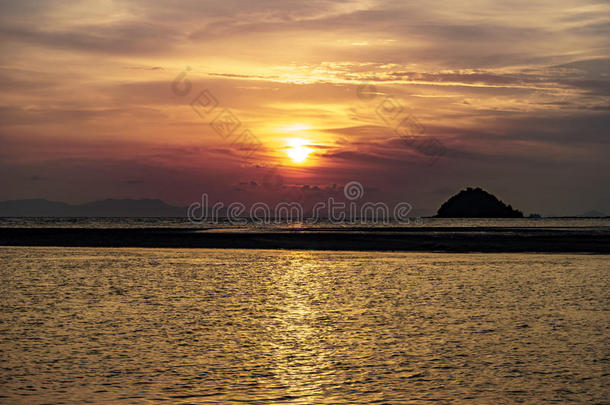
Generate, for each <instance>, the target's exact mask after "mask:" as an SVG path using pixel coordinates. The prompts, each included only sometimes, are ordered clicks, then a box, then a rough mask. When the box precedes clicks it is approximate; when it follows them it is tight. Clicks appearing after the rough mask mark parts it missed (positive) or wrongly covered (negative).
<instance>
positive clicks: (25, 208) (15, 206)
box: [0, 198, 186, 217]
mask: <svg viewBox="0 0 610 405" xmlns="http://www.w3.org/2000/svg"><path fill="white" fill-rule="evenodd" d="M185 216H186V208H184V207H175V206H172V205H169V204H166V203H165V202H163V201H161V200H156V199H148V198H146V199H139V200H132V199H122V200H115V199H107V200H102V201H94V202H90V203H86V204H80V205H72V204H66V203H62V202H56V201H49V200H45V199H31V200H13V201H0V217H185Z"/></svg>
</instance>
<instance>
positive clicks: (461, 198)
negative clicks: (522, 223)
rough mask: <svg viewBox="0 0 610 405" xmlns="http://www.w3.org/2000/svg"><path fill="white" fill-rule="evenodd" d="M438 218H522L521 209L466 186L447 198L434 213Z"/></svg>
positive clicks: (485, 192) (483, 191)
mask: <svg viewBox="0 0 610 405" xmlns="http://www.w3.org/2000/svg"><path fill="white" fill-rule="evenodd" d="M436 216H437V217H440V218H523V213H522V212H521V211H518V210H515V209H513V207H512V206H510V205H506V204H504V203H503V202H502V201H500V200H499V199H498V198H497V197H496V196H494V195H492V194H490V193H488V192H487V191H485V190H483V189H481V188H479V187H477V188H472V187H468V188H467V189H466V190H462V191H460V192H459V193H458V194H456V195H454V196H453V197H451V198H450V199H449V200H447V201H446V202H445V203H443V205H441V207H440V208H439V209H438V212H437V214H436Z"/></svg>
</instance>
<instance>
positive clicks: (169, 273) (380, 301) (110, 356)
mask: <svg viewBox="0 0 610 405" xmlns="http://www.w3.org/2000/svg"><path fill="white" fill-rule="evenodd" d="M609 269H610V256H588V255H542V254H526V255H523V254H432V253H430V254H426V253H373V252H368V253H366V252H363V253H351V252H340V253H337V252H296V251H256V250H251V251H246V250H175V249H86V248H72V249H60V248H0V275H1V284H0V291H1V295H0V296H1V297H2V300H1V306H2V311H1V315H0V321H1V323H0V359H1V363H2V365H1V369H0V381H1V384H0V395H1V396H2V397H1V398H0V402H3V403H24V404H39V403H85V402H93V403H102V402H108V403H164V402H165V403H178V404H179V403H257V404H266V403H294V404H312V403H322V404H325V403H337V404H344V403H376V402H378V403H428V402H431V401H440V402H449V401H454V402H458V403H460V402H462V403H472V402H478V403H481V402H482V403H511V402H521V401H524V402H528V403H544V402H551V401H556V402H568V401H575V402H579V403H585V402H587V403H600V402H607V401H608V386H609V384H610V371H609V370H610V367H609V363H610V353H609V347H610V345H609V343H610V322H609V321H610V316H609V314H610V312H609V310H610V290H609V289H608V285H609V281H610V272H609Z"/></svg>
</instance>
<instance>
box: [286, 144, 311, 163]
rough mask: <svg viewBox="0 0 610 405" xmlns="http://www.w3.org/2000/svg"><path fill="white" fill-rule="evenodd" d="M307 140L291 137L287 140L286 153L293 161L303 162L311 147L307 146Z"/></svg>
mask: <svg viewBox="0 0 610 405" xmlns="http://www.w3.org/2000/svg"><path fill="white" fill-rule="evenodd" d="M305 145H307V141H305V140H304V139H298V138H293V139H289V140H288V147H287V148H286V154H287V155H288V157H290V159H292V161H293V162H295V163H303V162H304V161H305V160H306V159H307V157H308V156H309V154H310V153H311V152H312V149H310V148H308V147H307V146H305Z"/></svg>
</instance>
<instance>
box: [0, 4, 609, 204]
mask: <svg viewBox="0 0 610 405" xmlns="http://www.w3.org/2000/svg"><path fill="white" fill-rule="evenodd" d="M0 38H1V42H0V55H1V56H0V58H1V59H0V83H1V86H2V95H1V96H0V170H1V171H2V173H3V175H2V187H1V188H0V200H10V199H23V198H47V199H50V200H57V201H65V202H71V203H80V202H86V201H92V200H97V199H104V198H159V199H162V200H164V201H166V202H168V203H170V204H174V205H186V204H189V203H190V202H192V201H197V200H198V199H199V198H200V196H201V194H202V193H207V194H209V195H210V196H211V199H212V200H222V201H226V202H232V201H243V202H244V203H251V202H253V201H257V200H261V201H271V200H274V199H294V198H304V199H309V200H311V199H317V198H323V197H324V196H325V195H328V194H330V193H332V192H333V190H336V189H337V187H341V185H343V184H345V183H346V182H349V181H359V182H360V183H362V184H363V185H364V187H365V193H366V197H367V198H368V199H370V200H382V201H388V202H391V201H406V202H409V203H411V204H412V205H413V206H414V208H415V209H416V210H417V211H415V212H416V213H420V212H421V213H422V214H432V213H433V212H434V211H435V210H436V209H437V208H438V206H439V205H440V204H441V203H442V202H443V201H444V200H446V199H447V198H448V197H449V196H450V195H452V194H455V192H457V191H458V190H459V189H460V188H463V187H465V186H481V187H483V188H485V189H486V190H488V191H490V192H492V193H494V194H496V195H498V196H499V197H500V198H501V199H503V200H504V201H506V202H507V203H510V204H512V205H513V206H514V207H516V208H519V209H521V210H522V211H524V212H525V213H526V214H527V213H531V212H539V213H542V214H547V215H579V214H582V213H583V212H585V211H588V210H593V209H595V210H600V211H605V212H606V213H610V175H609V173H610V159H609V158H608V157H609V156H610V137H609V135H610V3H608V2H607V1H589V0H579V1H576V0H552V1H551V0H543V1H520V0H519V1H511V0H508V1H487V0H478V1H468V0H465V1H454V2H447V1H434V0H432V1H421V2H415V1H396V0H393V1H375V0H363V1H326V0H310V1H294V0H273V1H245V0H244V1H239V0H224V1H195V0H186V1H180V2H176V1H169V0H167V1H161V0H147V1H143V0H141V1H138V0H134V1H65V0H63V1H59V0H58V1H55V0H52V1H51V0H49V1H33V0H25V1H24V0H21V1H0ZM181 73H182V74H183V76H182V77H178V76H179V75H180V74H181ZM183 79H186V80H187V81H188V82H185V81H184V80H183ZM364 84H372V85H374V87H370V86H369V87H366V88H368V89H373V90H372V91H370V92H369V93H366V96H365V97H363V96H362V93H360V92H359V90H362V89H363V88H365V87H363V85H364ZM204 90H207V93H205V94H208V95H211V97H213V98H214V99H215V100H216V101H217V102H218V106H217V107H216V108H215V109H214V111H212V112H211V113H210V114H208V115H205V114H203V115H202V114H198V113H197V111H196V109H194V108H192V107H191V103H192V102H193V100H194V99H195V98H196V97H197V96H198V95H199V94H201V92H202V91H204ZM384 100H385V102H386V104H385V106H386V107H387V106H388V105H389V104H387V103H399V104H400V106H401V107H400V108H402V111H403V112H404V113H405V114H408V115H409V116H410V117H413V119H414V120H416V121H417V122H418V123H420V125H421V126H420V127H419V128H420V130H418V131H416V134H415V136H416V138H417V140H416V141H417V142H419V144H422V142H428V141H430V140H434V142H435V143H434V144H435V145H436V147H437V149H436V150H442V154H438V155H427V154H426V153H424V152H422V150H421V148H417V147H414V146H413V145H409V144H406V143H405V142H404V139H402V138H401V136H400V134H399V133H397V132H396V131H394V124H395V121H392V120H390V121H391V122H386V121H384V119H383V116H382V115H383V111H381V110H383V106H382V105H381V103H383V102H384ZM380 106H381V107H380ZM227 111H229V113H230V114H232V116H233V117H235V118H237V119H238V120H239V124H240V125H239V127H238V128H237V129H236V130H235V132H234V133H233V134H232V135H231V136H228V137H226V138H223V137H222V136H221V135H220V134H219V133H217V132H216V131H215V130H214V127H213V126H211V125H210V122H211V121H213V120H214V119H215V117H217V116H218V114H221V113H223V112H227ZM380 111H381V113H380ZM386 112H387V111H386ZM245 130H249V131H250V132H249V133H251V134H252V136H254V137H256V139H257V140H259V141H260V147H259V148H258V149H256V150H252V148H248V147H244V145H243V143H240V141H239V140H236V138H237V137H238V135H240V134H242V133H243V131H245ZM333 187H334V188H333Z"/></svg>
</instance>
